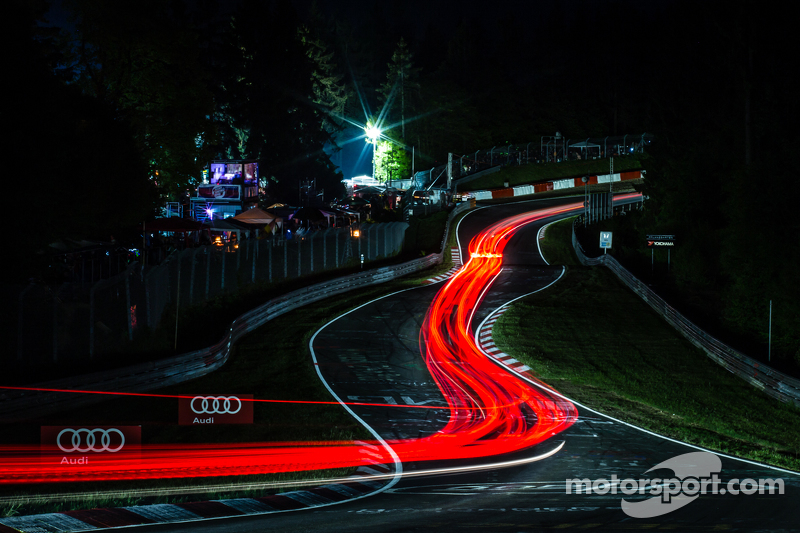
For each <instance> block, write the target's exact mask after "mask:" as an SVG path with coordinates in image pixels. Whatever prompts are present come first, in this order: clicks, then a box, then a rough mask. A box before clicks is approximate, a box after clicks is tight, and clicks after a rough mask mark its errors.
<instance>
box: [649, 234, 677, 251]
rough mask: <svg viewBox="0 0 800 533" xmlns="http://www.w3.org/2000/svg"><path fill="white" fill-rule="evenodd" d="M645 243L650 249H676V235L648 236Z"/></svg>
mask: <svg viewBox="0 0 800 533" xmlns="http://www.w3.org/2000/svg"><path fill="white" fill-rule="evenodd" d="M645 243H646V244H647V247H648V248H674V247H675V235H648V236H647V239H645Z"/></svg>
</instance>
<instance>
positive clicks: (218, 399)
mask: <svg viewBox="0 0 800 533" xmlns="http://www.w3.org/2000/svg"><path fill="white" fill-rule="evenodd" d="M252 400H253V395H252V394H237V395H225V394H219V395H214V394H212V395H207V396H206V395H198V396H194V397H185V398H180V399H179V400H178V402H179V404H178V424H180V425H181V426H194V425H198V424H252V423H253V401H252Z"/></svg>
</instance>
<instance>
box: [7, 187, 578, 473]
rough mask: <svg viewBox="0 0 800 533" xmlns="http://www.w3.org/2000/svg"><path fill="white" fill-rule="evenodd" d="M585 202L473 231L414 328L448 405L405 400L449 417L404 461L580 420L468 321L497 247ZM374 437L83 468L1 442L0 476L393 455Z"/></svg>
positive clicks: (526, 442) (413, 443) (159, 451)
mask: <svg viewBox="0 0 800 533" xmlns="http://www.w3.org/2000/svg"><path fill="white" fill-rule="evenodd" d="M582 208H583V205H582V204H579V203H574V204H569V205H566V206H561V207H554V208H548V209H539V210H536V211H532V212H528V213H523V214H520V215H516V216H512V217H509V218H506V219H504V220H502V221H500V222H497V223H495V224H494V225H492V226H490V227H489V228H488V229H486V230H484V231H483V232H481V233H480V234H478V235H477V236H475V237H474V238H473V239H472V241H471V242H470V244H469V255H470V259H469V261H468V262H467V264H466V265H464V267H462V268H461V270H459V271H458V272H457V273H456V275H455V276H453V277H452V278H451V279H450V280H449V281H448V282H447V283H446V284H445V285H444V286H443V287H442V288H441V289H440V290H439V292H438V293H437V295H436V297H435V299H434V301H433V303H432V304H431V306H430V307H429V309H428V312H427V315H426V318H425V320H424V323H423V326H422V330H421V333H420V341H421V342H420V344H421V346H422V355H423V357H424V359H425V362H426V364H427V367H428V369H429V371H430V373H431V375H432V377H433V379H434V380H435V381H436V383H437V385H438V387H439V389H440V390H441V392H442V394H443V396H444V398H445V400H446V402H447V407H435V406H419V405H409V406H403V407H409V408H414V409H420V408H428V409H430V408H433V409H442V410H445V409H446V410H449V414H450V416H449V420H448V422H447V423H446V425H445V426H444V427H443V428H442V429H441V430H440V431H438V432H437V433H435V434H433V435H430V436H428V437H424V438H419V439H405V440H394V441H387V443H388V445H389V446H390V447H391V448H392V450H393V451H394V453H395V454H396V455H397V457H399V459H400V461H402V462H419V461H441V460H452V459H475V458H482V457H492V456H498V455H502V454H507V453H511V452H519V451H522V450H525V449H527V448H530V447H531V446H533V445H535V444H538V443H540V442H542V441H544V440H546V439H548V438H550V437H552V436H553V435H556V434H558V433H559V432H561V431H564V430H565V429H567V428H568V427H569V426H570V425H572V424H573V423H574V422H575V421H576V420H577V417H578V412H577V409H576V408H575V406H574V405H573V404H572V403H571V402H570V401H568V400H566V399H564V398H562V397H560V396H559V395H557V394H553V393H551V392H550V391H551V390H552V389H551V388H550V387H548V386H547V385H544V384H542V385H543V386H542V387H537V386H535V385H531V384H530V383H528V382H526V381H524V380H521V379H519V377H517V376H514V375H512V374H511V373H509V372H508V371H507V370H505V369H504V368H502V367H500V366H499V365H497V364H496V363H495V362H493V361H492V360H491V359H490V358H489V357H487V355H486V354H484V353H483V352H482V351H481V349H480V348H479V346H478V345H477V344H476V342H475V339H474V337H473V335H472V333H471V324H472V319H473V315H474V313H475V310H476V309H477V308H478V306H479V304H480V302H481V300H482V298H483V296H484V294H485V293H486V291H488V290H489V288H490V287H491V285H492V283H493V282H494V280H495V279H496V278H497V276H498V275H499V274H500V271H501V269H502V257H503V251H504V249H505V247H506V245H507V244H508V242H509V240H510V239H511V237H512V236H513V235H514V234H515V233H516V232H517V231H518V230H519V229H520V228H522V227H523V226H525V225H527V224H530V223H532V222H536V221H539V220H542V219H545V218H549V217H552V216H556V215H563V214H568V213H571V212H576V211H579V210H581V209H582ZM2 388H6V389H11V388H12V387H2ZM63 392H86V393H92V394H95V393H98V392H97V391H67V390H64V391H63ZM102 394H115V395H116V394H120V395H131V394H130V393H108V392H103V393H102ZM133 395H137V396H138V395H141V396H156V397H159V396H164V397H170V398H172V397H181V396H171V395H151V394H133ZM184 397H185V396H184ZM255 401H260V400H255ZM264 401H271V400H264ZM297 403H328V402H297ZM330 403H334V402H330ZM348 405H362V406H370V405H377V406H384V405H383V404H368V403H359V402H355V403H348ZM385 406H386V407H401V406H399V405H385ZM372 444H375V446H371V445H370V446H364V445H360V444H358V443H353V442H328V443H320V442H314V443H308V442H296V443H292V442H284V443H248V444H224V445H219V444H208V445H197V444H187V445H142V447H141V451H137V452H135V453H124V452H121V453H119V454H116V455H115V454H102V455H99V454H98V455H97V456H96V458H95V456H94V455H90V456H89V462H88V463H87V464H83V465H81V467H80V468H76V467H70V466H64V465H62V464H59V462H58V459H59V458H60V457H61V456H62V455H63V454H55V453H52V454H44V453H41V452H40V448H39V447H38V446H4V447H0V483H3V484H23V483H43V482H47V483H52V482H69V481H104V480H120V479H130V480H133V479H164V478H187V477H213V476H232V475H248V474H264V473H277V472H290V471H305V470H321V469H333V468H344V467H354V466H360V465H363V464H374V463H375V462H385V463H392V462H393V458H392V454H391V453H390V452H389V450H387V449H386V448H385V447H383V446H381V445H380V443H372Z"/></svg>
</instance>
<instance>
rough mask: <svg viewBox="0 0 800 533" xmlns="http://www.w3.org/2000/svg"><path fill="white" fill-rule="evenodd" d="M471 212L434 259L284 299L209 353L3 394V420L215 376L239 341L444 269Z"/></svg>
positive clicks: (238, 323)
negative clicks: (361, 292)
mask: <svg viewBox="0 0 800 533" xmlns="http://www.w3.org/2000/svg"><path fill="white" fill-rule="evenodd" d="M467 209H469V204H468V203H462V204H460V205H459V206H458V207H456V208H455V209H454V210H453V211H451V212H450V215H449V217H448V220H447V226H446V229H445V233H444V238H443V240H442V251H441V252H439V253H436V254H430V255H427V256H425V257H422V258H420V259H415V260H413V261H408V262H405V263H402V264H399V265H393V266H388V267H382V268H378V269H374V270H369V271H366V272H360V273H358V274H351V275H349V276H344V277H341V278H337V279H334V280H331V281H326V282H322V283H317V284H316V285H311V286H309V287H305V288H302V289H298V290H296V291H293V292H290V293H288V294H285V295H283V296H280V297H278V298H273V299H272V300H270V301H268V302H267V303H265V304H263V305H261V306H259V307H257V308H255V309H253V310H252V311H249V312H247V313H245V314H243V315H242V316H240V317H239V318H237V319H236V320H234V321H233V323H232V324H231V326H230V328H228V332H227V333H226V335H225V337H224V338H223V339H222V340H221V341H220V342H218V343H217V344H215V345H214V346H211V347H209V348H203V349H202V350H197V351H194V352H190V353H187V354H183V355H178V356H175V357H171V358H168V359H162V360H160V361H153V362H149V363H142V364H139V365H135V366H129V367H125V368H120V369H116V370H110V371H106V372H96V373H93V374H88V375H84V376H77V377H72V378H68V379H61V380H57V381H50V382H46V383H38V384H36V385H32V386H30V388H33V389H51V390H53V391H52V392H48V391H36V390H30V391H19V390H8V391H5V392H3V393H2V394H0V420H2V421H4V422H8V421H12V420H24V419H30V418H35V417H38V416H43V415H46V414H49V413H53V412H57V411H61V410H65V409H74V408H77V407H82V406H85V405H90V404H93V403H96V402H98V401H102V400H103V399H107V398H108V396H106V395H103V394H85V393H68V392H56V391H65V390H81V391H98V392H139V393H140V392H147V391H151V390H154V389H159V388H162V387H166V386H169V385H175V384H177V383H182V382H184V381H188V380H190V379H195V378H198V377H201V376H204V375H206V374H209V373H211V372H213V371H214V370H216V369H218V368H219V367H221V366H222V365H224V364H225V362H226V361H227V360H228V357H229V355H230V352H231V348H232V347H233V345H234V344H235V343H236V341H238V340H239V339H241V338H242V337H243V336H244V335H246V334H247V333H250V332H251V331H253V330H255V329H256V328H258V327H260V326H262V325H264V324H265V323H266V322H268V321H269V320H272V319H273V318H275V317H278V316H280V315H282V314H284V313H287V312H289V311H292V310H294V309H297V308H299V307H302V306H304V305H306V304H309V303H313V302H316V301H319V300H322V299H324V298H328V297H330V296H335V295H337V294H341V293H344V292H347V291H350V290H353V289H358V288H361V287H367V286H369V285H377V284H378V283H383V282H385V281H389V280H392V279H395V278H399V277H401V276H405V275H406V274H411V273H413V272H416V271H418V270H423V269H425V268H429V267H431V266H433V265H436V264H439V263H441V262H442V260H443V258H444V255H443V254H444V244H445V242H446V240H447V234H448V232H449V229H450V221H451V220H452V219H453V217H455V216H456V215H457V214H459V213H461V212H463V211H465V210H467Z"/></svg>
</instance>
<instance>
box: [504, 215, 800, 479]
mask: <svg viewBox="0 0 800 533" xmlns="http://www.w3.org/2000/svg"><path fill="white" fill-rule="evenodd" d="M570 224H571V219H568V220H566V221H562V222H560V223H557V224H554V225H553V226H550V228H549V229H548V231H547V235H546V238H545V239H544V244H543V246H542V248H543V253H544V255H545V257H546V258H547V260H548V261H550V263H551V264H559V263H561V264H567V265H568V267H569V270H568V271H567V274H566V276H565V277H564V279H563V280H562V281H560V282H559V283H557V284H556V285H554V286H553V287H552V288H551V289H549V290H547V291H544V292H542V293H538V294H536V295H532V296H529V297H527V298H525V299H523V300H521V301H520V302H518V303H516V304H514V305H513V306H512V308H511V309H510V310H509V311H508V312H507V313H506V314H504V315H503V317H502V318H501V319H500V320H499V321H498V322H497V324H496V326H495V330H494V337H495V341H496V342H497V345H498V346H499V347H500V348H501V349H502V350H503V351H505V352H506V353H509V354H511V355H512V356H513V357H514V358H516V359H518V360H520V361H523V362H524V363H525V364H527V365H528V366H530V367H531V368H532V369H533V370H534V371H535V372H536V373H537V374H538V376H539V377H540V378H541V379H542V380H544V381H545V382H546V383H549V384H551V385H553V386H554V387H555V388H556V389H557V390H559V391H561V392H562V393H563V394H565V395H567V396H568V397H570V398H573V399H575V400H577V401H579V402H581V403H583V404H585V405H587V406H589V407H592V408H593V409H597V410H598V411H600V412H602V413H606V414H608V415H611V416H614V417H617V418H619V419H621V420H624V421H627V422H630V423H632V424H636V425H638V426H641V427H644V428H647V429H650V430H652V431H655V432H657V433H659V434H661V435H666V436H669V437H672V438H676V439H679V440H682V441H685V442H690V443H693V444H697V445H700V446H703V447H706V448H709V449H711V450H716V451H719V452H723V453H727V454H731V455H736V456H739V457H744V458H748V459H753V460H756V461H762V462H765V463H768V464H772V465H776V466H781V467H784V468H789V469H792V470H800V457H798V454H799V453H800V426H799V425H798V424H797V421H798V419H800V418H799V417H800V410H798V409H796V408H795V407H793V406H790V405H787V404H783V403H781V402H779V401H777V400H774V399H772V398H770V397H768V396H767V395H765V394H764V393H762V392H760V391H758V390H757V389H755V388H753V387H752V386H751V385H749V384H748V383H746V382H745V381H744V380H742V379H739V378H737V377H736V376H734V375H733V374H731V373H729V372H728V371H727V370H725V369H723V368H722V367H720V366H718V365H717V364H715V363H714V362H713V361H711V360H710V359H709V358H708V357H707V356H706V355H705V354H704V353H703V352H702V351H700V350H699V349H697V348H695V347H694V346H693V345H691V344H690V343H689V342H688V341H687V340H685V339H684V338H683V337H682V336H681V335H680V334H679V333H678V332H676V331H675V330H674V329H673V328H671V327H670V326H669V325H668V324H667V323H666V322H665V321H664V320H663V319H662V318H661V317H660V316H658V315H657V314H656V313H655V312H653V311H652V310H651V309H650V307H649V306H648V305H647V304H645V303H644V302H643V301H642V300H641V299H640V298H639V297H638V296H636V295H634V294H633V293H631V292H630V291H629V290H628V289H627V288H626V287H625V286H623V285H622V284H621V283H620V282H619V281H618V280H617V278H616V276H614V275H613V274H612V273H611V272H610V271H609V270H607V269H606V268H605V267H594V268H587V267H582V266H579V265H578V264H577V259H576V258H575V257H574V253H573V252H572V250H571V241H570Z"/></svg>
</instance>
